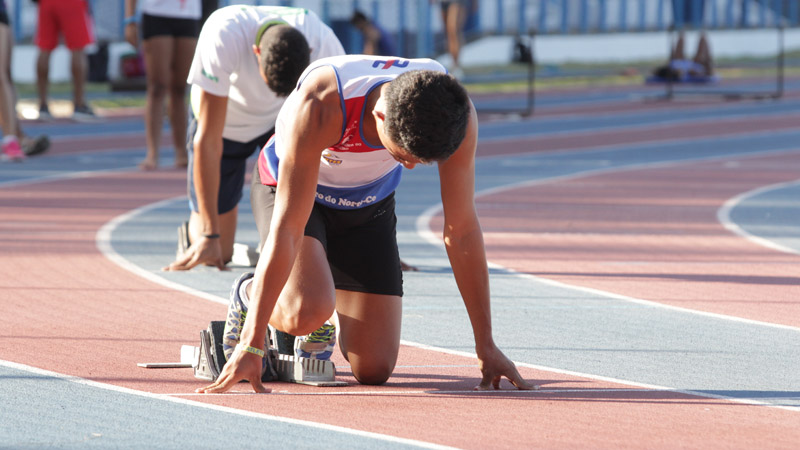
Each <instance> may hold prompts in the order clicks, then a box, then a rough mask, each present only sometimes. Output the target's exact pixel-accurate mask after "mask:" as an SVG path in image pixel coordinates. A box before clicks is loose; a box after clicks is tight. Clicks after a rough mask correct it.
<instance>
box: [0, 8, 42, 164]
mask: <svg viewBox="0 0 800 450" xmlns="http://www.w3.org/2000/svg"><path fill="white" fill-rule="evenodd" d="M13 48H14V35H13V33H12V32H11V26H10V21H9V17H8V9H7V8H6V2H5V0H0V125H2V131H3V141H2V152H1V153H2V157H3V159H7V160H10V161H22V160H23V159H25V156H26V155H27V156H32V155H37V154H39V153H43V152H45V151H46V150H47V149H48V148H49V147H50V140H49V139H48V138H47V136H39V137H38V138H36V139H31V138H28V137H27V136H25V133H23V132H22V128H21V127H20V124H19V120H18V119H17V93H16V90H15V89H14V84H13V81H12V79H11V54H12V50H13Z"/></svg>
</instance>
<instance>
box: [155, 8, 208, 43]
mask: <svg viewBox="0 0 800 450" xmlns="http://www.w3.org/2000/svg"><path fill="white" fill-rule="evenodd" d="M155 36H172V37H176V38H178V37H189V38H196V37H198V36H200V19H178V18H175V17H161V16H153V15H150V14H142V40H147V39H150V38H151V37H155Z"/></svg>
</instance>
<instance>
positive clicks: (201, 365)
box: [179, 321, 347, 387]
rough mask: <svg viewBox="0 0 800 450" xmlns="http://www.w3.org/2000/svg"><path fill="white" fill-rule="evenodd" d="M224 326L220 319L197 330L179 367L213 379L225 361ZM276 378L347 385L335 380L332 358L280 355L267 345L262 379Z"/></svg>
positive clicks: (198, 377) (196, 375)
mask: <svg viewBox="0 0 800 450" xmlns="http://www.w3.org/2000/svg"><path fill="white" fill-rule="evenodd" d="M224 328H225V322H223V321H215V322H211V323H210V324H209V325H208V329H207V330H202V331H201V332H200V346H199V347H195V346H191V345H184V346H182V347H181V362H180V365H179V366H180V367H191V368H192V370H193V371H194V377H195V378H197V379H200V380H205V381H214V380H216V379H217V377H219V374H220V372H222V368H223V367H224V366H225V361H226V359H225V353H223V351H222V334H223V330H224ZM276 380H278V381H285V382H289V383H299V384H307V385H311V386H320V387H331V386H347V382H345V381H337V380H336V366H335V365H334V363H333V361H322V360H318V359H311V358H300V357H296V356H293V355H282V354H279V353H278V350H277V349H275V348H270V349H269V352H267V358H266V368H265V370H264V374H263V375H262V376H261V381H276Z"/></svg>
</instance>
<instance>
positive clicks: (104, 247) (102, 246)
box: [95, 195, 228, 305]
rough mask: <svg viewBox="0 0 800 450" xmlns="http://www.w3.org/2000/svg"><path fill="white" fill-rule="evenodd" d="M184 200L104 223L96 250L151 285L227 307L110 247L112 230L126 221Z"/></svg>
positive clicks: (134, 211) (164, 202)
mask: <svg viewBox="0 0 800 450" xmlns="http://www.w3.org/2000/svg"><path fill="white" fill-rule="evenodd" d="M185 198H186V196H185V195H181V196H177V197H173V198H169V199H166V200H161V201H160V202H156V203H151V204H149V205H145V206H142V207H140V208H136V209H132V210H130V211H128V212H126V213H125V214H121V215H119V216H117V217H115V218H113V219H111V220H110V221H108V222H106V224H105V225H103V226H102V227H101V228H100V229H99V230H98V231H97V234H96V235H95V245H97V249H98V250H99V251H100V253H102V254H103V255H104V256H105V257H106V258H108V259H109V260H110V261H111V262H113V263H114V264H116V265H118V266H120V267H122V268H123V269H125V270H127V271H129V272H132V273H134V274H136V275H139V276H140V277H142V278H144V279H146V280H148V281H152V282H153V283H156V284H160V285H161V286H164V287H167V288H169V289H174V290H176V291H179V292H183V293H186V294H189V295H194V296H197V297H200V298H203V299H206V300H210V301H212V302H215V303H221V304H223V305H227V304H228V299H226V298H222V297H219V296H217V295H213V294H209V293H207V292H203V291H200V290H198V289H193V288H190V287H188V286H186V285H183V284H180V283H175V282H173V281H169V280H167V279H165V278H163V277H160V276H158V275H156V274H155V273H153V272H150V271H149V270H145V269H143V268H141V267H139V266H137V265H136V264H133V263H132V262H130V261H128V260H127V259H125V258H124V257H122V255H120V254H119V253H117V251H116V250H114V247H113V246H112V245H111V234H112V233H113V232H114V230H115V229H116V228H117V227H118V226H119V225H120V224H122V223H124V222H126V221H128V220H131V219H132V218H133V217H136V216H138V215H140V214H144V213H146V212H148V211H151V210H154V209H158V208H160V207H162V206H166V205H168V204H170V203H172V202H175V201H179V200H185Z"/></svg>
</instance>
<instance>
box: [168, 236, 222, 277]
mask: <svg viewBox="0 0 800 450" xmlns="http://www.w3.org/2000/svg"><path fill="white" fill-rule="evenodd" d="M200 264H204V265H206V266H215V267H216V268H217V269H219V270H229V269H228V268H227V267H226V266H225V261H223V260H222V245H220V243H219V239H209V238H201V239H198V240H197V241H195V242H192V245H191V246H190V247H189V248H187V249H186V251H185V252H184V253H183V255H181V256H179V257H178V258H177V259H176V260H175V261H173V262H172V264H170V265H168V266H167V267H164V268H162V269H161V270H165V271H178V270H189V269H191V268H193V267H195V266H198V265H200Z"/></svg>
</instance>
